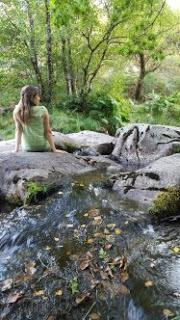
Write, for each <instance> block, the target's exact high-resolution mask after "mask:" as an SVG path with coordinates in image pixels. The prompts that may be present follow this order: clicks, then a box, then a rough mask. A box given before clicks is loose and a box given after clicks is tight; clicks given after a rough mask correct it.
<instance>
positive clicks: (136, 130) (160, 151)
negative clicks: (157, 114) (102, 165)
mask: <svg viewBox="0 0 180 320" xmlns="http://www.w3.org/2000/svg"><path fill="white" fill-rule="evenodd" d="M115 137H116V144H115V147H114V150H113V152H112V157H113V158H114V159H116V160H118V161H119V162H121V163H125V164H135V165H137V164H140V165H147V164H148V163H150V162H152V161H154V160H156V159H159V158H161V157H164V156H168V155H171V154H173V153H177V152H180V128H178V127H169V126H164V125H150V124H141V123H137V124H129V125H127V126H125V127H123V128H120V129H118V130H117V132H116V135H115Z"/></svg>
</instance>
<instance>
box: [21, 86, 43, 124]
mask: <svg viewBox="0 0 180 320" xmlns="http://www.w3.org/2000/svg"><path fill="white" fill-rule="evenodd" d="M36 95H39V96H40V95H41V90H40V88H39V87H36V86H32V85H26V86H24V87H23V88H22V89H21V96H20V100H19V103H18V104H17V106H16V108H15V115H16V118H17V119H18V120H19V122H20V124H21V125H25V124H27V123H28V121H29V120H30V117H31V107H32V106H34V102H33V99H34V98H35V96H36Z"/></svg>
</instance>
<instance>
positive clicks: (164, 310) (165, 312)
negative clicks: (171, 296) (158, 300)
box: [163, 309, 174, 317]
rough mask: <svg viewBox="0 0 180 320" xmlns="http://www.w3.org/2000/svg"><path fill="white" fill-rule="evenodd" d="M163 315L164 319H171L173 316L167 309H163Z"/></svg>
mask: <svg viewBox="0 0 180 320" xmlns="http://www.w3.org/2000/svg"><path fill="white" fill-rule="evenodd" d="M163 315H164V316H165V317H172V316H173V315H174V313H173V312H172V311H171V310H169V309H163Z"/></svg>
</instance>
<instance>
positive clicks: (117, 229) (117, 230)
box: [114, 228, 122, 235]
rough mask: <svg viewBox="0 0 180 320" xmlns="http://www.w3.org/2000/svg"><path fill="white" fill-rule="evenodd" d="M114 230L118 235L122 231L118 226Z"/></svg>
mask: <svg viewBox="0 0 180 320" xmlns="http://www.w3.org/2000/svg"><path fill="white" fill-rule="evenodd" d="M114 232H115V234H116V235H119V234H121V233H122V231H121V230H120V229H119V228H116V229H115V230H114Z"/></svg>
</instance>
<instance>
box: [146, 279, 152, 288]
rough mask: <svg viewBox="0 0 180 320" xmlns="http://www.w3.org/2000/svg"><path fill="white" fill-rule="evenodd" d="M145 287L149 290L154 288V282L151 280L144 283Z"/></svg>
mask: <svg viewBox="0 0 180 320" xmlns="http://www.w3.org/2000/svg"><path fill="white" fill-rule="evenodd" d="M144 285H145V287H146V288H148V287H152V286H153V282H152V281H151V280H147V281H146V282H145V283H144Z"/></svg>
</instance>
